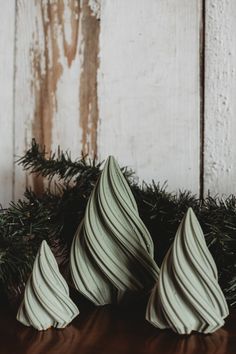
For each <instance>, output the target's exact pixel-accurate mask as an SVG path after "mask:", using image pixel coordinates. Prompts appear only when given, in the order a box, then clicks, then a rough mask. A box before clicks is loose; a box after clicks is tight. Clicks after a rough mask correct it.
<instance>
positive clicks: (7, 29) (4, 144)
mask: <svg viewBox="0 0 236 354" xmlns="http://www.w3.org/2000/svg"><path fill="white" fill-rule="evenodd" d="M14 32H15V1H2V2H1V11H0V68H1V70H0V85H1V87H0V107H1V112H0V128H1V139H0V167H1V168H0V181H1V189H0V204H1V205H2V206H3V207H7V206H8V203H9V201H11V200H12V184H13V183H12V182H13V92H14V90H13V87H14Z"/></svg>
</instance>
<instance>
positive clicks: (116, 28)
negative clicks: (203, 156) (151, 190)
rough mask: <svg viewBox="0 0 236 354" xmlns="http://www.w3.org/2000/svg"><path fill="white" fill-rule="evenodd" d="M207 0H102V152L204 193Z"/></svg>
mask: <svg viewBox="0 0 236 354" xmlns="http://www.w3.org/2000/svg"><path fill="white" fill-rule="evenodd" d="M200 22H201V1H195V0H178V1H174V0H165V1H161V0H160V1H156V0H150V1H148V2H146V1H142V0H139V1H136V0H129V1H125V0H122V1H118V0H114V1H108V0H104V1H102V8H101V38H100V72H99V108H100V117H101V121H100V125H99V140H98V146H99V157H100V158H102V159H103V158H105V157H106V156H107V155H108V154H114V155H115V156H116V157H117V158H118V160H119V161H120V162H121V163H122V165H123V164H127V165H129V166H132V167H133V168H134V169H135V170H136V172H137V175H138V176H139V177H141V178H142V179H145V180H146V181H150V180H151V179H155V180H156V181H158V180H159V181H161V182H164V181H165V180H166V179H168V185H169V188H170V189H171V190H173V189H178V188H187V189H191V190H192V191H194V192H196V193H198V192H199V173H200V171H199V156H200V133H199V121H200V117H199V115H200V99H199V65H200V62H199V41H200V38H199V35H200Z"/></svg>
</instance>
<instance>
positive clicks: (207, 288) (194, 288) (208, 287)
mask: <svg viewBox="0 0 236 354" xmlns="http://www.w3.org/2000/svg"><path fill="white" fill-rule="evenodd" d="M227 315H228V307H227V304H226V301H225V298H224V295H223V293H222V291H221V289H220V287H219V285H218V276H217V269H216V265H215V262H214V260H213V258H212V256H211V253H210V252H209V250H208V248H207V245H206V242H205V238H204V235H203V232H202V229H201V227H200V224H199V222H198V220H197V218H196V216H195V214H194V212H193V210H192V209H191V208H189V209H188V211H187V213H186V215H185V217H184V218H183V220H182V222H181V224H180V226H179V228H178V231H177V234H176V236H175V240H174V242H173V245H172V246H171V248H170V249H169V251H168V253H167V255H166V257H165V259H164V261H163V264H162V266H161V270H160V275H159V279H158V281H157V284H156V286H155V288H154V289H153V291H152V294H151V296H150V299H149V303H148V305H147V311H146V319H147V320H148V321H149V322H150V323H152V324H153V325H154V326H156V327H158V328H171V329H172V330H174V331H175V332H178V333H180V334H189V333H191V332H192V331H197V332H202V333H212V332H214V331H216V330H217V329H218V328H220V327H221V326H222V325H223V324H224V318H225V317H226V316H227Z"/></svg>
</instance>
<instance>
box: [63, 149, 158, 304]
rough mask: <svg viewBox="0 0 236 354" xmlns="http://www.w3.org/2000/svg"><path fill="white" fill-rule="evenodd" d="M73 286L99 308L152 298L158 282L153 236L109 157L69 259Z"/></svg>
mask: <svg viewBox="0 0 236 354" xmlns="http://www.w3.org/2000/svg"><path fill="white" fill-rule="evenodd" d="M70 269H71V275H72V279H73V282H74V284H75V287H76V288H77V290H78V291H79V292H81V293H82V294H83V295H85V296H86V297H87V298H88V299H90V300H91V301H92V302H93V303H94V304H96V305H104V304H110V303H115V302H117V301H119V300H120V298H122V297H123V295H124V293H127V292H131V293H132V292H139V291H142V292H143V291H144V292H149V291H150V290H151V289H152V288H153V286H154V284H155V282H156V280H157V277H158V274H159V268H158V267H157V265H156V263H155V262H154V259H153V243H152V239H151V236H150V234H149V232H148V230H147V229H146V227H145V225H144V224H143V222H142V220H141V219H140V217H139V214H138V209H137V205H136V202H135V199H134V197H133V195H132V192H131V190H130V187H129V185H128V183H127V181H126V179H125V177H124V176H123V174H122V172H121V170H120V168H119V166H118V164H117V162H116V160H115V159H114V157H112V156H110V157H109V158H108V159H107V161H106V163H105V166H104V169H103V171H102V173H101V176H100V178H99V180H98V182H97V184H96V186H95V188H94V190H93V192H92V194H91V196H90V199H89V201H88V204H87V207H86V211H85V216H84V219H83V221H82V222H81V224H80V225H79V227H78V230H77V232H76V234H75V236H74V240H73V243H72V247H71V254H70Z"/></svg>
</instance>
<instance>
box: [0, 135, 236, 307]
mask: <svg viewBox="0 0 236 354" xmlns="http://www.w3.org/2000/svg"><path fill="white" fill-rule="evenodd" d="M18 161H19V162H20V164H21V165H22V166H23V167H24V168H25V169H26V170H28V171H29V172H34V173H37V174H40V175H42V176H44V177H47V178H48V179H51V178H52V177H53V176H56V175H57V176H58V177H59V179H60V185H58V186H56V188H55V190H54V191H52V189H50V190H46V191H45V192H44V194H43V195H42V196H41V197H38V196H36V195H35V193H34V192H32V191H30V190H26V193H25V197H24V199H22V200H19V201H18V202H17V203H11V205H10V207H9V209H7V210H5V211H2V212H1V213H0V287H1V288H2V289H3V290H4V292H5V294H7V296H8V298H10V299H11V298H14V299H16V298H18V297H19V294H21V292H22V288H23V285H24V282H25V281H26V279H27V276H28V274H29V273H30V271H31V269H32V264H33V260H34V257H35V254H36V252H37V249H38V247H39V245H40V243H41V241H42V239H47V240H48V242H49V243H50V246H51V247H52V249H53V252H54V254H55V256H56V257H58V259H59V263H63V262H65V261H66V260H68V249H69V248H70V244H71V241H72V239H73V236H74V233H75V230H76V228H77V227H78V225H79V223H80V221H81V220H82V218H83V216H84V211H85V208H86V204H87V201H88V198H89V196H90V193H91V191H92V189H93V188H94V185H95V183H96V181H97V179H98V177H99V175H100V172H101V164H100V163H95V161H94V160H93V161H88V160H87V159H85V158H84V157H82V159H79V160H78V159H77V160H75V161H72V160H71V158H70V156H69V154H68V153H63V152H60V150H58V154H51V155H50V156H49V158H47V153H46V152H45V149H41V148H40V147H39V145H37V144H36V142H35V140H33V141H32V146H31V148H30V149H29V150H28V151H27V152H26V154H25V155H24V156H23V157H22V158H21V159H19V160H18ZM122 170H123V173H124V175H125V176H126V178H127V180H128V182H129V184H130V186H131V189H132V192H133V194H134V197H135V199H136V201H137V205H138V209H139V213H140V217H141V218H142V220H143V221H144V223H145V225H146V226H147V228H148V229H149V231H150V234H151V236H152V238H153V242H154V247H155V259H156V261H157V263H158V264H159V265H160V264H161V262H162V260H163V258H164V256H165V254H166V252H167V250H168V248H169V246H170V245H171V243H172V242H173V239H174V237H175V233H176V231H177V228H178V226H179V223H180V222H181V220H182V217H183V216H184V214H185V212H186V211H187V208H188V207H192V208H193V210H194V212H195V213H196V215H197V217H198V219H199V222H200V224H201V226H202V228H203V232H204V234H205V237H206V241H207V244H208V247H209V249H210V251H211V253H212V255H213V257H214V259H215V262H216V264H217V268H218V271H219V282H220V285H221V286H222V289H223V291H224V293H225V295H226V298H227V300H228V302H229V303H230V304H231V305H232V306H236V197H235V196H233V195H231V196H229V197H228V198H225V199H222V198H219V197H218V196H216V197H212V196H210V195H208V196H207V197H206V198H205V200H203V201H200V200H199V199H198V198H197V197H196V196H195V195H193V194H191V193H190V192H188V191H179V192H178V193H170V192H168V191H167V185H166V184H164V185H160V184H159V183H155V182H153V183H151V184H145V183H143V184H142V185H141V186H140V185H139V184H138V183H137V181H135V179H134V178H133V172H132V171H131V170H129V169H127V168H123V169H122ZM72 178H73V182H74V183H68V181H70V180H71V179H72Z"/></svg>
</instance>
